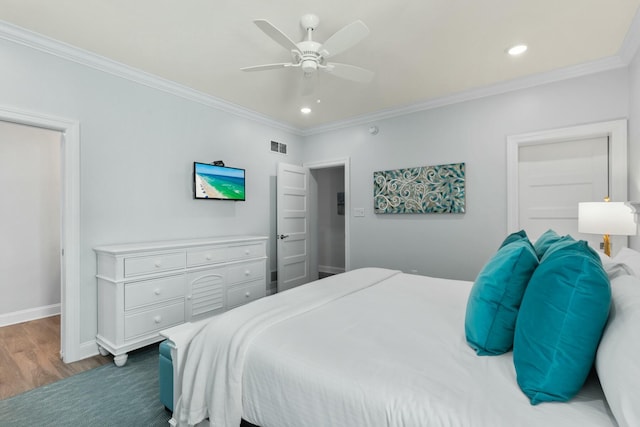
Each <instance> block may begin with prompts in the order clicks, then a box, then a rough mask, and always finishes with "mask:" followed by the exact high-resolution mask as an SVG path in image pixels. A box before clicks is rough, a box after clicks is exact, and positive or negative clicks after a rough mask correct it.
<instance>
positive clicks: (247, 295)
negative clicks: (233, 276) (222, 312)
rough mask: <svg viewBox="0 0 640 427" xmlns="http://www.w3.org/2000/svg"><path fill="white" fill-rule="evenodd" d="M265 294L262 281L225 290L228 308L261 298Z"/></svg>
mask: <svg viewBox="0 0 640 427" xmlns="http://www.w3.org/2000/svg"><path fill="white" fill-rule="evenodd" d="M265 294H266V289H265V283H264V280H257V281H255V282H250V283H247V284H244V285H240V286H236V287H233V288H231V289H229V290H227V306H228V308H233V307H237V306H239V305H242V304H246V303H248V302H251V301H254V300H257V299H258V298H262V297H263V296H265Z"/></svg>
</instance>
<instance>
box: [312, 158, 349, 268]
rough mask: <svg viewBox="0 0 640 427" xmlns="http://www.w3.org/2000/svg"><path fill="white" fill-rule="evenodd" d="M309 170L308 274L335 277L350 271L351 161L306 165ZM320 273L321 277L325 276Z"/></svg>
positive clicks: (341, 160)
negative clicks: (333, 275) (309, 255)
mask: <svg viewBox="0 0 640 427" xmlns="http://www.w3.org/2000/svg"><path fill="white" fill-rule="evenodd" d="M304 166H305V167H307V168H308V169H309V171H310V175H311V180H310V181H311V183H310V185H309V189H310V202H309V204H310V208H311V209H310V211H311V215H310V216H311V218H310V224H311V229H310V240H311V244H310V253H311V258H310V262H309V265H310V271H311V278H312V279H317V278H319V277H320V274H321V273H324V274H336V273H342V272H344V271H349V270H350V269H351V259H350V258H351V257H350V237H349V224H350V221H349V219H350V215H349V212H350V209H351V208H350V206H351V197H350V193H349V191H350V188H351V187H350V186H351V184H350V160H349V158H341V159H336V160H329V161H321V162H309V163H305V164H304ZM324 274H323V275H324Z"/></svg>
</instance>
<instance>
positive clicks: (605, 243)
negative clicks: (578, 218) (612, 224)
mask: <svg viewBox="0 0 640 427" xmlns="http://www.w3.org/2000/svg"><path fill="white" fill-rule="evenodd" d="M602 241H603V242H602V243H603V248H604V254H605V255H606V256H608V257H610V256H611V239H610V238H609V235H608V234H605V235H604V236H602Z"/></svg>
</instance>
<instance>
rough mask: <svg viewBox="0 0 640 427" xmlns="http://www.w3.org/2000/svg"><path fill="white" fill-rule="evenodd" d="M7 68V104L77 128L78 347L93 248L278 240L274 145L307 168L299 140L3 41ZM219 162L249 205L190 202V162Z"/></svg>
mask: <svg viewBox="0 0 640 427" xmlns="http://www.w3.org/2000/svg"><path fill="white" fill-rule="evenodd" d="M0 63H1V64H4V66H2V67H0V93H2V101H1V102H2V104H4V105H7V106H11V107H12V108H18V109H24V110H28V111H32V112H38V113H40V114H46V115H50V116H57V117H63V118H68V119H75V120H78V121H79V122H80V156H81V159H80V163H81V171H80V173H81V175H80V187H81V188H80V220H81V224H80V233H81V236H80V244H81V247H80V264H81V271H80V288H81V289H80V301H81V313H80V323H81V325H80V328H81V329H80V332H81V342H89V341H92V340H93V339H94V337H95V333H96V329H97V324H96V318H97V314H96V280H95V272H96V262H95V254H94V253H93V250H92V248H93V247H94V246H97V245H103V244H109V243H121V242H133V241H145V240H163V239H172V238H191V237H199V236H213V235H228V234H260V235H270V234H271V230H272V225H271V222H272V221H274V218H273V217H272V212H273V209H272V207H273V204H274V203H275V198H272V188H271V187H272V183H274V182H275V180H274V178H273V176H275V174H276V163H277V162H278V161H282V159H283V157H281V156H280V155H278V154H272V153H270V152H269V141H270V140H271V139H276V140H278V141H281V142H285V143H287V144H288V150H289V155H288V156H287V157H286V161H288V162H291V163H301V162H302V156H301V149H300V142H301V141H300V140H301V138H300V137H298V136H295V135H293V134H291V133H288V132H285V131H283V130H281V129H280V128H276V127H270V126H268V125H265V124H262V123H258V122H257V121H252V120H248V119H246V118H242V117H240V116H237V115H233V114H229V113H226V112H223V111H221V110H219V109H215V108H211V107H208V106H205V105H203V104H200V103H197V102H194V101H191V100H186V99H184V98H180V97H177V96H174V95H171V94H169V93H166V92H163V91H160V90H157V89H152V88H150V87H147V86H145V85H142V84H139V83H134V82H131V81H129V80H125V79H122V78H119V77H116V76H114V75H111V74H107V73H104V72H101V71H99V70H96V69H93V68H89V67H87V66H83V65H80V64H77V63H75V62H71V61H68V60H64V59H61V58H59V57H56V56H53V55H50V54H47V53H44V52H41V51H38V50H35V49H31V48H27V47H24V46H22V45H17V44H14V43H12V42H8V41H5V40H0ZM219 159H222V160H224V161H225V163H226V164H227V165H229V166H236V167H241V168H245V169H246V170H247V201H246V202H221V201H210V200H204V201H203V200H199V201H196V200H193V198H192V193H191V191H192V189H191V173H192V168H193V164H192V162H193V161H194V160H196V161H203V162H210V161H213V160H219ZM273 247H275V246H274V243H273V242H272V244H270V248H273ZM271 261H272V262H275V260H274V259H273V258H272V259H271ZM272 268H273V269H275V267H272Z"/></svg>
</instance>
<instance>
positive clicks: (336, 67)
mask: <svg viewBox="0 0 640 427" xmlns="http://www.w3.org/2000/svg"><path fill="white" fill-rule="evenodd" d="M253 22H254V23H255V24H256V25H257V26H258V28H260V29H261V30H262V31H263V32H264V33H265V34H266V35H267V36H269V37H270V38H271V39H272V40H273V41H275V42H276V43H278V44H279V45H280V46H282V47H284V48H285V49H287V50H288V51H290V52H291V62H284V63H277V64H265V65H257V66H253V67H245V68H241V70H242V71H265V70H274V69H279V68H291V67H293V68H301V69H302V72H303V76H304V77H305V78H306V79H309V78H310V77H312V76H314V75H315V74H316V73H317V72H318V70H321V71H325V72H328V73H330V74H332V75H334V76H336V77H340V78H343V79H347V80H351V81H355V82H359V83H369V82H371V80H373V77H374V73H373V72H372V71H370V70H367V69H365V68H361V67H357V66H355V65H349V64H341V63H337V62H328V61H327V60H328V59H329V58H331V57H333V56H335V55H337V54H339V53H342V52H344V51H346V50H348V49H350V48H351V47H353V46H355V45H356V44H358V43H359V42H360V41H361V40H362V39H364V38H365V37H366V36H367V35H368V34H369V28H368V27H367V26H366V25H365V24H364V22H362V21H360V20H357V21H354V22H352V23H351V24H349V25H347V26H346V27H343V28H342V29H341V30H339V31H337V32H336V33H335V34H333V35H332V36H331V37H329V38H328V39H327V40H326V41H325V42H324V43H319V42H317V41H314V40H313V31H314V30H315V29H316V28H317V27H318V25H319V24H320V18H318V16H317V15H314V14H312V13H308V14H306V15H303V16H302V17H301V18H300V25H301V26H302V28H303V29H304V30H305V31H306V36H305V39H304V40H302V41H301V42H299V43H295V42H294V41H293V40H291V39H290V38H289V37H288V36H287V35H286V34H284V33H283V32H282V31H280V30H279V29H278V28H276V27H275V26H274V25H273V24H271V23H270V22H269V21H267V20H265V19H256V20H254V21H253ZM307 89H308V87H307Z"/></svg>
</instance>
